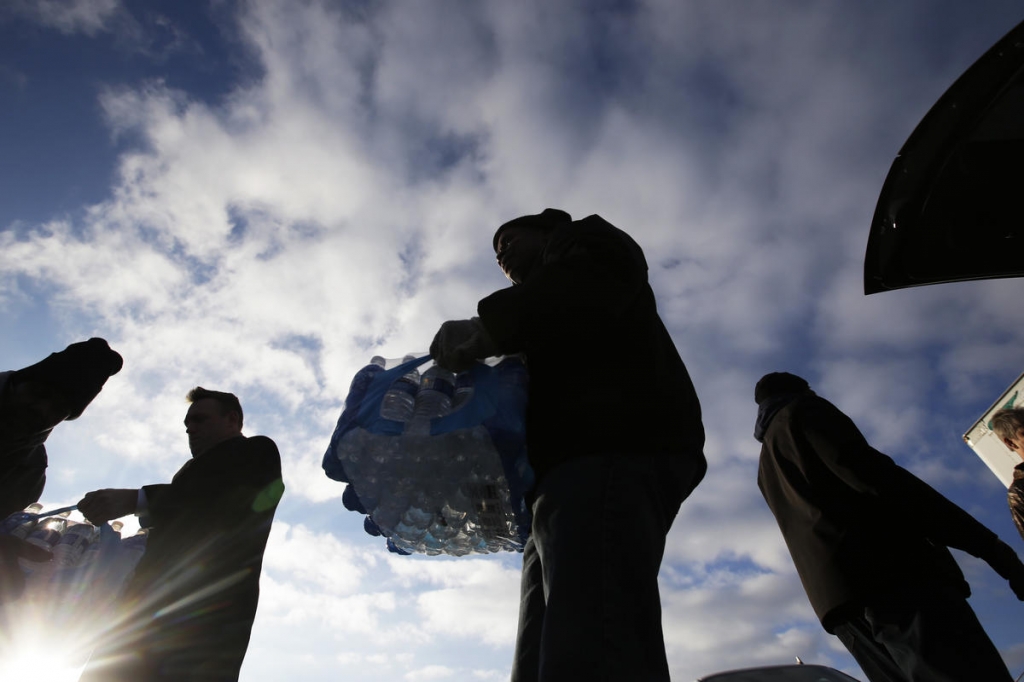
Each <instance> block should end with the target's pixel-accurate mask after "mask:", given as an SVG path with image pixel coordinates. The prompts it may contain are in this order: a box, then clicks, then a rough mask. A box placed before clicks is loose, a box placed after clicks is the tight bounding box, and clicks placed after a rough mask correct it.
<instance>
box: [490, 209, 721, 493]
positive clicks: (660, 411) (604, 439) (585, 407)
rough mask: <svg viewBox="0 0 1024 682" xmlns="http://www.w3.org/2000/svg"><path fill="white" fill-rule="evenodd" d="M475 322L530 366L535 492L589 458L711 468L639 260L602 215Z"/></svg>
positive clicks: (696, 411)
mask: <svg viewBox="0 0 1024 682" xmlns="http://www.w3.org/2000/svg"><path fill="white" fill-rule="evenodd" d="M477 311H478V314H479V316H480V320H481V322H482V323H483V325H484V327H485V328H486V329H487V331H488V332H489V333H490V335H491V337H492V339H493V340H494V342H495V344H496V345H497V347H498V350H499V351H500V352H501V353H503V354H511V353H522V354H524V356H525V358H526V364H527V367H528V369H529V374H530V384H529V402H528V406H527V416H526V440H527V450H528V452H529V457H530V463H531V465H532V466H533V468H534V471H535V473H536V474H537V477H538V480H540V479H541V478H543V476H544V475H545V474H546V473H547V472H548V471H550V470H551V469H552V468H554V467H555V466H557V465H558V464H559V463H561V462H564V461H566V460H569V459H572V458H575V457H582V456H585V455H598V454H622V455H646V454H659V455H665V456H677V457H691V458H694V459H695V460H699V461H700V465H701V466H706V463H705V461H704V454H703V446H704V427H703V425H702V423H701V410H700V403H699V401H698V399H697V394H696V392H695V390H694V387H693V383H692V382H691V380H690V376H689V374H688V372H687V370H686V367H685V365H684V364H683V361H682V359H681V358H680V357H679V353H678V351H677V350H676V347H675V344H674V343H673V342H672V338H671V337H670V336H669V333H668V331H667V330H666V329H665V326H664V324H663V323H662V321H661V318H660V317H659V316H658V311H657V306H656V303H655V299H654V292H653V291H652V290H651V287H650V284H649V283H648V279H647V261H646V260H645V259H644V255H643V251H642V250H641V249H640V247H639V246H638V245H637V243H636V242H635V241H633V239H632V238H630V237H629V235H627V234H626V233H625V232H623V231H622V230H620V229H618V228H616V227H614V226H613V225H611V224H610V223H608V222H607V221H605V220H604V219H603V218H601V217H600V216H596V215H592V216H590V217H588V218H584V219H583V220H578V221H574V222H571V223H566V224H564V225H562V226H559V227H558V228H556V229H555V230H554V232H553V233H552V234H551V237H550V240H549V242H548V244H547V246H546V248H545V250H544V253H543V256H542V262H541V265H540V266H539V268H538V269H537V270H536V271H535V272H533V273H531V275H530V277H529V278H528V279H527V280H526V281H525V282H523V283H522V284H518V285H515V286H512V287H509V288H507V289H502V290H500V291H497V292H495V293H493V294H491V295H490V296H488V297H487V298H484V299H483V300H481V301H480V303H479V305H478V307H477Z"/></svg>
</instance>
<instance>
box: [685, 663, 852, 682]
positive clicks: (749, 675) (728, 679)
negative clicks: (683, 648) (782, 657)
mask: <svg viewBox="0 0 1024 682" xmlns="http://www.w3.org/2000/svg"><path fill="white" fill-rule="evenodd" d="M697 682H857V680H856V679H855V678H853V677H850V676H849V675H847V674H846V673H841V672H839V671H838V670H835V669H834V668H829V667H827V666H824V665H804V664H800V665H775V666H768V667H764V668H743V669H741V670H728V671H725V672H720V673H714V674H713V675H708V676H706V677H702V678H700V679H699V680H697Z"/></svg>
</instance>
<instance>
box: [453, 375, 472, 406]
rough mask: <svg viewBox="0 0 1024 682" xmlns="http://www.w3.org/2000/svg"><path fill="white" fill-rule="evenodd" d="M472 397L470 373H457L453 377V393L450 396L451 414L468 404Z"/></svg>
mask: <svg viewBox="0 0 1024 682" xmlns="http://www.w3.org/2000/svg"><path fill="white" fill-rule="evenodd" d="M472 397H473V374H472V372H459V373H458V374H456V375H455V392H454V394H453V395H452V410H451V411H452V412H454V411H455V410H457V409H459V408H460V407H462V406H463V405H465V404H466V403H468V402H469V399H470V398H472Z"/></svg>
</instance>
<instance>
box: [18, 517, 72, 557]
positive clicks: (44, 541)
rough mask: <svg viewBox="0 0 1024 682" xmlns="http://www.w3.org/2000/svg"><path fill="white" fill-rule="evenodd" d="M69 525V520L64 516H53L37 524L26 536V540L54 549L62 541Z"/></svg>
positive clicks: (37, 545) (44, 547) (38, 545)
mask: <svg viewBox="0 0 1024 682" xmlns="http://www.w3.org/2000/svg"><path fill="white" fill-rule="evenodd" d="M67 525H68V520H67V519H66V518H64V517H63V516H51V517H50V518H48V519H45V520H43V521H40V522H39V523H38V524H36V527H35V529H34V530H33V531H32V532H31V533H29V536H28V537H27V538H26V542H31V543H32V544H33V545H35V546H36V547H42V548H43V549H48V550H49V549H53V548H54V547H56V546H57V543H58V542H60V536H61V534H62V533H63V532H64V529H65V528H67Z"/></svg>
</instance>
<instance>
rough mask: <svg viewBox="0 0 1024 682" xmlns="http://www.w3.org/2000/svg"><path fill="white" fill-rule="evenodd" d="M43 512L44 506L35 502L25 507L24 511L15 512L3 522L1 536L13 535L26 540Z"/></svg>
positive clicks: (0, 529)
mask: <svg viewBox="0 0 1024 682" xmlns="http://www.w3.org/2000/svg"><path fill="white" fill-rule="evenodd" d="M41 511H43V505H41V504H39V503H38V502H33V503H32V504H30V505H29V506H27V507H25V510H24V511H20V512H14V513H13V514H11V515H10V516H8V517H7V518H6V519H4V520H3V524H2V525H0V534H3V535H12V536H14V537H16V538H21V539H22V540H24V539H25V538H27V537H28V535H29V533H31V532H32V529H33V528H34V527H35V525H36V522H37V521H38V520H39V516H38V515H39V512H41Z"/></svg>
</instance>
